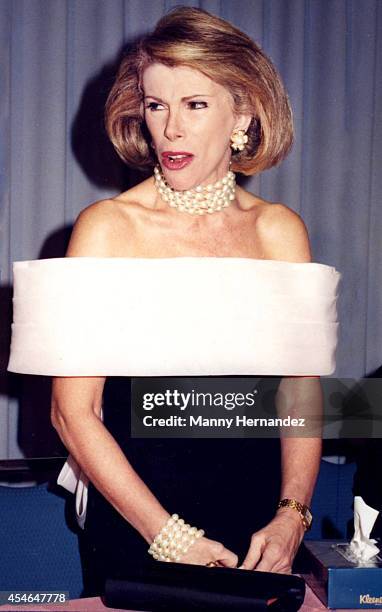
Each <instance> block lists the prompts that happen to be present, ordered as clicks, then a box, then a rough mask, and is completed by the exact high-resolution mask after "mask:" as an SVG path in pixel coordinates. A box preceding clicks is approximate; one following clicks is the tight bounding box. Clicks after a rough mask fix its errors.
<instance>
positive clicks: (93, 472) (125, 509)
mask: <svg viewBox="0 0 382 612" xmlns="http://www.w3.org/2000/svg"><path fill="white" fill-rule="evenodd" d="M104 382H105V379H104V378H100V377H89V378H88V377H86V378H85V377H76V378H72V377H70V378H69V377H65V378H54V379H53V387H52V423H53V426H54V427H55V429H56V430H57V432H58V434H59V436H60V438H61V440H62V441H63V443H64V444H65V446H66V447H67V449H68V450H69V452H70V453H71V454H72V455H73V457H74V458H75V460H76V461H77V462H78V464H79V465H80V466H81V468H82V469H83V471H84V472H85V473H86V475H87V476H88V478H89V479H90V480H91V482H92V483H93V484H94V486H95V487H96V488H97V489H98V490H99V491H100V492H101V493H102V494H103V495H104V496H105V497H106V499H107V500H108V501H109V502H110V503H111V504H112V505H113V506H114V508H116V510H118V512H120V514H121V515H122V516H123V517H124V518H125V519H126V520H127V521H129V523H130V524H131V525H133V527H135V529H137V530H138V531H139V533H140V534H141V535H142V536H143V537H144V538H145V540H146V541H147V542H149V543H151V542H152V540H153V538H154V537H155V535H156V534H157V533H158V531H160V529H161V528H162V527H163V525H164V524H165V522H166V521H167V519H168V518H169V516H170V515H169V513H168V512H166V510H165V509H164V508H163V507H162V506H161V505H160V503H159V502H158V500H157V499H156V498H155V497H154V495H153V494H152V493H151V492H150V490H149V489H148V488H147V486H146V485H145V483H144V482H143V481H142V480H141V478H140V477H139V476H138V474H137V473H136V472H135V471H134V469H133V468H132V466H131V465H130V463H129V462H128V461H127V459H126V458H125V456H124V454H123V453H122V451H121V449H120V447H119V446H118V444H117V443H116V442H115V440H114V438H113V437H112V436H111V434H110V433H109V432H108V431H107V429H106V428H105V427H104V425H103V423H102V421H101V420H100V416H99V414H100V406H101V397H102V390H103V387H104Z"/></svg>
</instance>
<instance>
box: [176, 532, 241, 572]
mask: <svg viewBox="0 0 382 612" xmlns="http://www.w3.org/2000/svg"><path fill="white" fill-rule="evenodd" d="M210 561H218V562H219V565H222V566H225V567H237V563H238V557H237V555H235V553H233V552H232V551H230V550H229V549H228V548H225V546H224V545H223V544H221V542H217V541H216V540H210V539H209V538H205V537H201V538H198V539H197V540H196V541H195V543H194V544H192V546H190V548H189V549H188V551H187V552H186V553H185V554H183V555H182V556H181V558H180V559H179V563H191V564H193V565H206V564H207V563H209V562H210Z"/></svg>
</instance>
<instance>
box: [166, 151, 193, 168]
mask: <svg viewBox="0 0 382 612" xmlns="http://www.w3.org/2000/svg"><path fill="white" fill-rule="evenodd" d="M193 159H194V156H193V154H192V153H188V152H187V151H163V153H162V163H163V165H164V166H165V168H167V169H168V170H182V169H183V168H185V167H186V166H188V165H189V164H190V163H191V162H192V160H193Z"/></svg>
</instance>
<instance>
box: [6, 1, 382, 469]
mask: <svg viewBox="0 0 382 612" xmlns="http://www.w3.org/2000/svg"><path fill="white" fill-rule="evenodd" d="M179 4H183V5H188V6H197V7H201V8H204V9H206V10H208V11H211V12H212V13H215V14H217V15H220V16H221V17H223V18H225V19H228V20H230V21H231V22H232V23H233V24H235V25H237V26H238V27H239V28H241V29H243V30H244V31H245V32H246V33H247V34H249V35H250V36H252V37H253V38H254V39H255V40H256V41H258V42H259V43H260V44H261V45H262V47H263V48H264V50H265V51H266V52H267V53H268V54H269V55H270V57H271V58H272V59H273V61H274V63H275V64H276V66H277V67H278V69H279V71H280V72H281V74H282V76H283V79H284V81H285V83H286V86H287V89H288V91H289V94H290V98H291V102H292V106H293V109H294V116H295V125H296V142H295V145H294V149H293V151H292V153H291V154H290V156H289V158H288V159H287V160H286V161H285V162H284V163H283V164H282V165H281V166H280V167H279V168H276V169H273V170H271V171H268V172H265V173H264V174H262V175H261V176H258V177H254V178H251V179H250V180H249V181H248V182H246V183H245V186H246V188H247V189H249V190H251V191H253V192H254V193H257V194H260V195H261V196H262V197H264V198H266V199H269V200H272V201H282V202H284V203H286V204H288V205H289V206H290V207H291V208H293V209H294V210H296V211H297V212H299V213H300V214H301V215H302V217H303V219H304V220H305V222H306V224H307V226H308V229H309V233H310V237H311V242H312V247H313V254H314V259H315V261H318V262H321V263H326V264H330V265H333V266H335V267H336V268H337V269H338V270H339V271H341V273H342V274H343V281H342V287H341V298H340V303H339V316H340V320H341V331H340V342H339V348H338V353H337V357H338V368H337V372H336V375H337V376H339V377H361V376H364V375H365V374H366V373H369V372H371V371H373V370H374V369H376V368H377V367H378V366H380V365H381V363H382V325H381V321H382V316H381V313H382V291H381V287H382V260H381V250H380V244H381V236H382V206H381V202H382V178H381V175H382V164H381V161H382V160H381V137H382V133H381V104H382V91H381V87H382V82H381V78H380V75H381V74H382V65H381V20H382V2H381V1H378V0H220V1H219V0H204V1H203V0H202V1H200V2H197V1H191V0H188V1H187V0H183V2H175V1H165V0H2V1H1V3H0V62H1V69H0V92H1V98H0V131H1V143H2V144H1V151H0V206H1V208H0V227H1V229H0V231H1V245H0V266H1V284H2V286H1V345H0V346H1V379H0V385H1V386H0V394H1V395H0V458H5V457H14V458H16V457H22V456H25V455H26V456H31V455H34V456H36V455H39V454H50V452H51V453H55V452H57V440H56V439H54V436H53V437H52V433H51V431H50V425H49V415H48V406H47V402H48V399H47V398H48V397H49V389H48V384H49V383H48V381H46V380H44V379H43V377H27V376H19V375H10V374H7V373H6V372H5V368H6V365H7V361H8V350H9V338H10V322H11V320H10V319H11V293H12V274H11V263H12V262H13V261H16V260H26V259H35V258H41V257H55V256H62V255H63V254H64V250H65V245H66V242H67V238H68V235H69V232H70V229H71V226H72V224H73V221H74V220H75V218H76V216H77V214H78V213H79V211H80V210H81V209H82V208H84V207H85V206H87V205H88V204H89V203H91V202H93V201H95V200H98V199H101V198H104V197H105V196H110V195H114V194H116V193H117V192H119V191H122V190H123V189H126V188H127V187H128V185H129V184H131V183H132V182H134V181H136V180H137V179H138V177H137V176H136V175H134V174H132V173H131V172H130V173H129V172H128V171H127V170H126V169H125V168H124V167H123V166H122V164H121V163H120V162H119V161H118V159H117V158H116V156H115V154H114V152H113V151H112V149H111V147H110V145H109V144H108V143H107V139H106V137H105V135H104V132H103V128H102V106H103V103H104V100H105V98H106V95H107V92H108V90H109V88H110V85H111V83H112V79H113V75H114V73H115V67H116V63H117V62H118V59H119V57H120V53H121V51H122V49H123V47H124V45H125V44H126V43H127V42H129V41H132V40H133V39H135V38H136V37H137V36H139V35H140V34H143V33H144V32H146V31H147V30H148V29H150V28H151V27H152V26H153V25H154V24H155V23H156V21H157V20H158V19H159V18H160V17H161V16H162V15H163V14H164V13H165V12H166V11H167V10H169V9H170V8H172V7H174V6H177V5H179ZM378 76H379V78H378ZM42 398H44V400H43V399H42ZM49 440H50V442H49ZM43 445H44V451H43V452H42V446H43ZM49 445H50V446H49ZM39 449H40V450H39Z"/></svg>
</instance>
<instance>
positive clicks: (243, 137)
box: [231, 130, 248, 151]
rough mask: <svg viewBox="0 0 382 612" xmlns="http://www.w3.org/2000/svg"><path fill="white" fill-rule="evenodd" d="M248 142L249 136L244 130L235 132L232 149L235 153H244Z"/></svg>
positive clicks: (232, 137) (233, 133) (232, 136)
mask: <svg viewBox="0 0 382 612" xmlns="http://www.w3.org/2000/svg"><path fill="white" fill-rule="evenodd" d="M247 142H248V136H247V134H246V133H245V131H244V130H234V131H233V132H232V135H231V147H232V149H233V150H234V151H243V149H244V148H245V145H246V144H247Z"/></svg>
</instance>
